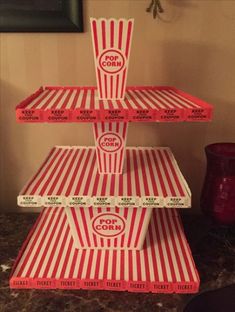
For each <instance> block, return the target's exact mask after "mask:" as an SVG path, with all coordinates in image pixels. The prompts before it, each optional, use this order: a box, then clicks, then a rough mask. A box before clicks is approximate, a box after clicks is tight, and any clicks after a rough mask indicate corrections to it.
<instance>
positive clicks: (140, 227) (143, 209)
mask: <svg viewBox="0 0 235 312" xmlns="http://www.w3.org/2000/svg"><path fill="white" fill-rule="evenodd" d="M146 212H147V210H146V208H142V211H141V216H140V221H139V225H138V230H137V233H136V238H135V243H134V246H135V248H137V246H138V243H139V240H140V235H141V232H142V228H143V223H144V221H145V218H146ZM143 234H144V233H143ZM143 234H142V235H143Z"/></svg>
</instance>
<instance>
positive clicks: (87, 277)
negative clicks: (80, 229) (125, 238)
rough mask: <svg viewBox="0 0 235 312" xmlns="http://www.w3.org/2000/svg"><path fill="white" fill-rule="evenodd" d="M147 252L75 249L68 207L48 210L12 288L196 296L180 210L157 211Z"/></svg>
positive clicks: (30, 238)
mask: <svg viewBox="0 0 235 312" xmlns="http://www.w3.org/2000/svg"><path fill="white" fill-rule="evenodd" d="M153 211H154V212H153V217H152V218H151V222H150V226H149V228H148V232H147V236H146V240H145V242H144V249H142V250H140V251H135V250H133V251H132V250H108V249H107V250H79V249H77V248H75V245H74V240H73V238H72V236H71V232H70V227H69V224H68V221H67V218H66V215H65V212H64V209H63V208H58V209H55V208H46V209H44V210H43V212H42V213H41V214H40V216H39V218H38V220H37V222H36V224H35V226H34V228H33V229H32V231H31V233H30V234H29V236H28V238H27V240H26V242H25V243H24V245H23V247H22V249H21V251H20V253H19V256H18V258H17V260H16V262H15V265H14V267H13V271H12V274H11V278H10V287H11V288H67V289H69V288H70V289H79V288H84V289H110V290H118V291H124V290H128V291H137V292H157V293H160V292H164V293H170V292H176V293H194V292H197V291H198V288H199V277H198V273H197V271H196V268H195V264H194V261H193V258H192V255H191V252H190V248H189V245H188V244H187V241H186V238H185V235H184V232H183V229H182V225H181V222H180V219H179V216H178V214H177V212H176V211H175V210H173V209H164V210H163V209H155V210H153Z"/></svg>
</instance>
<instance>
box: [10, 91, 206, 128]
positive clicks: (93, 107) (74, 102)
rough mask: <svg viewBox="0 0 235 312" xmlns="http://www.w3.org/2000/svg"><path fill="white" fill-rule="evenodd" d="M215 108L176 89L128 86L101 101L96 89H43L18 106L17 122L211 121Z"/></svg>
mask: <svg viewBox="0 0 235 312" xmlns="http://www.w3.org/2000/svg"><path fill="white" fill-rule="evenodd" d="M211 117H212V106H211V105H209V104H208V103H206V102H204V101H202V100H200V99H198V98H196V97H193V96H191V95H189V94H187V93H185V92H183V91H180V90H178V89H176V88H174V87H154V86H153V87H127V90H126V95H125V98H124V99H123V100H99V98H98V95H97V89H96V87H41V88H40V89H38V90H37V91H36V92H35V93H34V94H32V95H31V96H29V97H28V98H26V99H25V100H24V101H22V102H21V103H20V104H19V105H17V107H16V118H17V121H18V122H53V123H54V122H105V121H109V122H115V121H141V122H142V121H143V122H150V121H151V122H154V121H156V122H169V121H171V122H179V121H209V120H211Z"/></svg>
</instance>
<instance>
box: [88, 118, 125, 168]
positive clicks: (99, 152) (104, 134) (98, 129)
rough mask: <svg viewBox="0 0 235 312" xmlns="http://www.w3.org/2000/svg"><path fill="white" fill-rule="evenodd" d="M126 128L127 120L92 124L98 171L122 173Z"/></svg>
mask: <svg viewBox="0 0 235 312" xmlns="http://www.w3.org/2000/svg"><path fill="white" fill-rule="evenodd" d="M127 128H128V123H127V122H97V123H94V124H93V130H94V137H95V145H96V156H97V161H98V170H99V173H106V174H107V173H109V174H110V173H116V174H120V173H122V171H123V163H124V155H125V154H124V153H125V146H126V138H127Z"/></svg>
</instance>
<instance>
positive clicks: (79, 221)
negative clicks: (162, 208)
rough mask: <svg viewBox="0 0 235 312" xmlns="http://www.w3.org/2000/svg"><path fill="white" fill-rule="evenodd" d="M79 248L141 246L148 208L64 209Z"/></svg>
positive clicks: (150, 210) (147, 221) (148, 216)
mask: <svg viewBox="0 0 235 312" xmlns="http://www.w3.org/2000/svg"><path fill="white" fill-rule="evenodd" d="M65 211H66V214H67V218H68V222H69V224H70V228H71V233H72V236H73V238H74V243H75V246H76V247H77V248H79V249H97V248H98V249H137V250H140V249H142V246H143V242H144V240H145V236H146V232H147V229H148V225H149V221H150V217H151V215H152V208H141V207H138V208H137V207H134V208H132V207H131V208H130V207H124V208H118V207H115V208H110V207H109V208H101V207H98V208H95V207H93V206H91V207H89V208H84V207H76V208H75V207H68V208H65Z"/></svg>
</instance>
